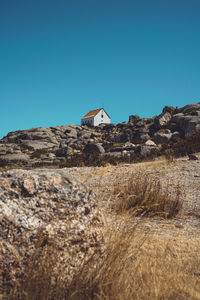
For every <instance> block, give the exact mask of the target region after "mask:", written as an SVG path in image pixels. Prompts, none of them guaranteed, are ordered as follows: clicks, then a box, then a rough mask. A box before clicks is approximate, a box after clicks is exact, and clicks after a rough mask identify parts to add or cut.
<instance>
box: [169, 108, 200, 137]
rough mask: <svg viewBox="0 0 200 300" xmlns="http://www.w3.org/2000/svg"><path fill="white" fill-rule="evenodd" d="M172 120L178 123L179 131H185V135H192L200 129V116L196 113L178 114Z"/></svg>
mask: <svg viewBox="0 0 200 300" xmlns="http://www.w3.org/2000/svg"><path fill="white" fill-rule="evenodd" d="M171 122H173V123H175V124H176V128H177V129H178V131H179V132H182V133H183V136H184V137H187V136H191V135H192V134H195V133H197V132H199V131H200V117H199V116H195V115H183V114H182V113H180V114H176V115H174V116H173V117H172V120H171Z"/></svg>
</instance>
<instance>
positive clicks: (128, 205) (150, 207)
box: [114, 173, 182, 218]
mask: <svg viewBox="0 0 200 300" xmlns="http://www.w3.org/2000/svg"><path fill="white" fill-rule="evenodd" d="M114 194H115V195H117V201H116V203H115V204H114V208H115V210H116V211H117V213H124V212H127V211H128V212H131V213H134V214H135V215H142V216H162V217H165V218H172V217H174V216H176V215H177V214H178V212H179V211H180V209H181V207H182V201H181V200H180V191H179V189H177V190H176V192H175V194H173V195H172V194H170V193H169V191H167V190H166V188H165V189H163V188H162V185H161V183H160V181H159V180H157V179H156V178H152V177H151V176H148V175H146V174H144V173H137V174H133V175H132V176H130V178H129V179H128V180H127V183H125V184H123V185H116V187H115V189H114Z"/></svg>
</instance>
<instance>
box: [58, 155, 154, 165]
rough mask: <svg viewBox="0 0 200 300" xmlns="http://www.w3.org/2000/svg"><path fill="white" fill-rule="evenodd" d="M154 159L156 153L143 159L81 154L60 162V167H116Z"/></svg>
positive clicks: (126, 156)
mask: <svg viewBox="0 0 200 300" xmlns="http://www.w3.org/2000/svg"><path fill="white" fill-rule="evenodd" d="M156 157H157V154H156V153H151V154H149V155H148V156H146V157H145V158H144V157H141V155H139V154H137V153H131V154H128V155H120V156H114V155H113V156H111V155H100V154H99V153H82V154H74V155H72V156H71V157H69V158H66V159H65V160H64V161H63V162H61V164H60V167H61V168H64V167H68V168H71V167H84V166H86V167H100V166H105V165H107V164H111V165H117V164H119V163H138V162H142V161H149V160H153V159H155V158H156Z"/></svg>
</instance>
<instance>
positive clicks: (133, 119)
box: [128, 115, 140, 124]
mask: <svg viewBox="0 0 200 300" xmlns="http://www.w3.org/2000/svg"><path fill="white" fill-rule="evenodd" d="M139 119H140V117H139V116H137V115H131V116H129V120H128V122H129V123H132V124H135V123H136V121H138V120H139Z"/></svg>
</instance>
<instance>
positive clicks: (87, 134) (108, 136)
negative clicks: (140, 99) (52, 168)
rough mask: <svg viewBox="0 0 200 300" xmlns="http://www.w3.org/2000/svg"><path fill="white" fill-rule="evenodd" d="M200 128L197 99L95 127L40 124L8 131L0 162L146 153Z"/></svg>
mask: <svg viewBox="0 0 200 300" xmlns="http://www.w3.org/2000/svg"><path fill="white" fill-rule="evenodd" d="M199 131H200V103H198V104H189V105H186V106H184V107H182V108H174V107H171V106H166V107H164V108H163V111H162V113H161V114H160V115H159V116H155V117H153V118H140V117H139V116H135V115H131V116H130V117H129V121H128V122H124V123H119V124H117V125H115V124H107V125H106V124H104V125H103V124H102V125H100V126H97V127H94V128H92V127H88V126H78V125H67V126H57V127H50V128H45V127H40V128H33V129H29V130H19V131H14V132H10V133H8V135H7V136H5V137H4V138H3V139H2V140H1V141H0V166H2V167H4V166H6V165H9V164H11V165H13V164H17V165H21V166H25V165H27V166H30V167H32V166H45V165H47V166H48V165H59V164H60V162H62V161H63V160H65V159H66V157H68V158H69V157H71V156H73V154H76V153H83V152H98V153H100V154H101V155H105V153H106V155H122V154H123V155H127V154H129V153H138V154H140V155H141V156H146V155H148V154H149V153H150V152H151V151H159V146H160V145H162V144H165V143H168V142H174V143H176V142H177V141H178V140H180V139H184V138H186V137H188V136H191V135H192V134H194V133H196V132H199Z"/></svg>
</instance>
